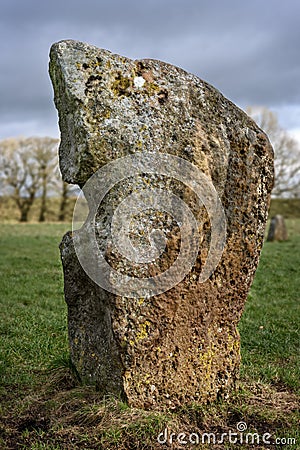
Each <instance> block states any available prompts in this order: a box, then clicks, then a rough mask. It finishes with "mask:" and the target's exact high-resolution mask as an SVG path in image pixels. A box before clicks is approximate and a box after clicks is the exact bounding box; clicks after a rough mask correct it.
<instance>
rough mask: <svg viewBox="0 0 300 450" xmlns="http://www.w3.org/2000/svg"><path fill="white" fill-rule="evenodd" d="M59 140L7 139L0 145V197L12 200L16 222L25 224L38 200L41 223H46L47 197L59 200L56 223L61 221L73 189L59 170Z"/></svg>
mask: <svg viewBox="0 0 300 450" xmlns="http://www.w3.org/2000/svg"><path fill="white" fill-rule="evenodd" d="M58 146H59V140H58V139H54V138H51V137H29V138H9V139H4V140H3V141H1V142H0V194H1V196H2V197H10V198H12V199H13V200H14V203H15V205H16V207H17V208H18V210H19V220H20V221H21V222H27V221H28V216H29V213H30V210H31V208H32V206H33V204H34V202H35V201H36V199H37V198H39V199H40V201H39V204H40V207H39V218H38V220H39V221H40V222H44V221H45V220H46V213H47V210H48V201H49V198H50V197H57V198H59V212H58V217H57V219H58V220H59V221H64V220H65V218H66V209H67V205H68V202H69V198H70V196H71V195H72V192H74V186H71V185H69V184H67V183H65V182H64V181H63V180H62V178H61V174H60V171H59V166H58Z"/></svg>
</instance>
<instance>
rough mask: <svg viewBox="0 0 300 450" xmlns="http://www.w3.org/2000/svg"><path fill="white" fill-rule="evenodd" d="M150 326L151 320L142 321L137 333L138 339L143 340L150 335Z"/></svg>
mask: <svg viewBox="0 0 300 450" xmlns="http://www.w3.org/2000/svg"><path fill="white" fill-rule="evenodd" d="M149 326H150V322H149V321H148V320H146V321H145V322H144V323H141V324H140V325H139V332H138V333H137V335H136V341H137V342H138V341H141V340H142V339H145V338H146V337H147V336H148V329H149Z"/></svg>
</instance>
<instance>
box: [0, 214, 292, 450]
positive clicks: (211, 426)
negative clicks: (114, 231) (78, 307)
mask: <svg viewBox="0 0 300 450" xmlns="http://www.w3.org/2000/svg"><path fill="white" fill-rule="evenodd" d="M287 224H288V229H289V233H290V238H289V241H287V242H284V243H265V245H264V249H263V254H262V258H261V261H260V265H259V268H258V271H257V274H256V277H255V281H254V284H253V286H252V288H251V292H250V294H249V299H248V302H247V304H246V308H245V312H244V314H243V316H242V320H241V322H240V327H239V328H240V333H241V342H242V367H241V380H240V383H239V386H238V388H237V391H236V392H235V393H233V395H232V397H231V398H230V399H229V400H228V401H225V400H223V401H219V402H216V403H213V404H211V405H207V406H199V405H186V406H184V407H182V408H179V409H178V410H176V411H170V412H166V413H164V414H162V413H158V412H155V413H154V412H150V411H143V410H138V409H134V408H129V407H128V406H127V405H126V404H125V403H124V402H122V401H121V400H120V399H114V398H106V399H104V400H103V399H99V398H98V395H97V393H96V392H94V391H93V390H92V389H91V388H89V387H84V386H80V384H79V382H78V378H77V376H76V370H74V367H73V366H72V363H71V361H70V358H69V354H68V342H67V332H66V306H65V303H64V300H63V282H62V271H61V264H60V259H59V252H58V244H59V242H60V239H61V236H62V235H63V233H64V232H65V231H67V230H68V229H69V228H70V225H68V224H23V225H22V224H2V225H1V227H0V248H1V255H0V275H1V280H2V281H1V288H0V289H1V295H0V339H1V341H0V342H1V344H0V376H1V386H0V395H1V408H0V448H1V449H5V450H8V449H16V448H17V449H19V448H20V449H30V450H40V449H46V450H64V449H66V450H69V449H73V448H74V449H118V450H125V449H132V450H133V449H147V450H151V449H159V448H161V449H162V448H166V446H163V445H160V444H158V443H157V436H158V434H159V433H161V432H162V431H163V430H164V429H165V428H167V429H168V430H170V432H171V431H172V432H174V433H176V435H177V434H178V433H179V432H185V433H187V435H188V433H190V432H191V431H193V432H196V433H204V432H210V433H221V432H226V431H228V430H232V431H236V424H237V423H238V422H240V421H244V422H246V423H247V424H248V431H251V432H255V431H257V432H259V433H260V434H261V435H262V434H263V433H264V432H268V433H270V434H272V435H274V436H277V437H281V438H282V437H283V438H286V439H288V438H290V439H296V440H297V442H298V444H296V445H292V444H291V445H290V446H289V445H285V446H284V448H293V449H297V448H300V436H299V419H300V416H299V412H298V411H299V398H300V392H299V391H300V389H299V379H300V356H299V322H300V321H299V319H300V317H299V316H300V311H299V296H300V295H299V285H300V279H299V276H300V275H299V270H298V268H299V266H300V251H299V250H300V220H299V219H297V220H295V219H294V220H292V219H289V220H288V221H287ZM176 442H177V441H176ZM176 442H175V443H174V444H173V447H172V448H174V449H176V448H187V446H180V445H179V444H178V442H177V443H176ZM169 448H170V447H169ZM192 448H203V449H206V448H207V449H208V448H212V446H211V445H210V444H203V445H200V446H197V447H196V446H193V447H192ZM213 448H214V449H218V448H219V449H221V448H222V449H224V448H225V449H226V448H228V449H229V448H237V446H236V445H233V446H230V444H224V445H223V444H222V445H221V444H220V445H219V446H218V445H217V444H216V445H214V446H213ZM238 448H240V449H243V448H257V449H259V448H262V449H263V448H282V447H281V446H280V445H278V446H277V447H276V446H270V445H268V446H265V447H264V446H263V445H262V446H258V445H256V446H255V447H253V446H252V447H251V446H247V445H244V444H243V445H239V446H238Z"/></svg>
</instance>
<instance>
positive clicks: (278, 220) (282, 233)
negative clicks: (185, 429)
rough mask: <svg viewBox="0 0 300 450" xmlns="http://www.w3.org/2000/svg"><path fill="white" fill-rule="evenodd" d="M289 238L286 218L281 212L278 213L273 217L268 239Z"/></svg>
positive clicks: (281, 239)
mask: <svg viewBox="0 0 300 450" xmlns="http://www.w3.org/2000/svg"><path fill="white" fill-rule="evenodd" d="M287 239H288V233H287V229H286V226H285V221H284V218H283V216H281V215H280V214H277V215H276V216H274V217H272V219H271V223H270V227H269V232H268V237H267V241H270V242H272V241H287Z"/></svg>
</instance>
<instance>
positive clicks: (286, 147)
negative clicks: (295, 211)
mask: <svg viewBox="0 0 300 450" xmlns="http://www.w3.org/2000/svg"><path fill="white" fill-rule="evenodd" d="M246 112H247V113H248V114H249V115H250V116H251V117H252V118H253V119H254V120H255V121H256V123H257V124H258V126H260V127H261V128H262V129H263V130H264V131H265V132H266V134H267V135H268V137H269V139H270V141H271V143H272V145H273V148H274V153H275V162H274V164H275V186H274V189H273V192H272V195H273V196H274V197H279V198H280V197H287V196H289V197H299V196H300V145H299V143H298V141H296V140H295V139H294V138H293V137H291V136H290V135H289V133H288V132H287V131H286V130H284V129H283V128H282V127H281V126H280V125H279V123H278V118H277V115H276V114H275V113H274V112H272V111H270V110H269V109H267V108H265V107H248V108H247V110H246Z"/></svg>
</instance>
